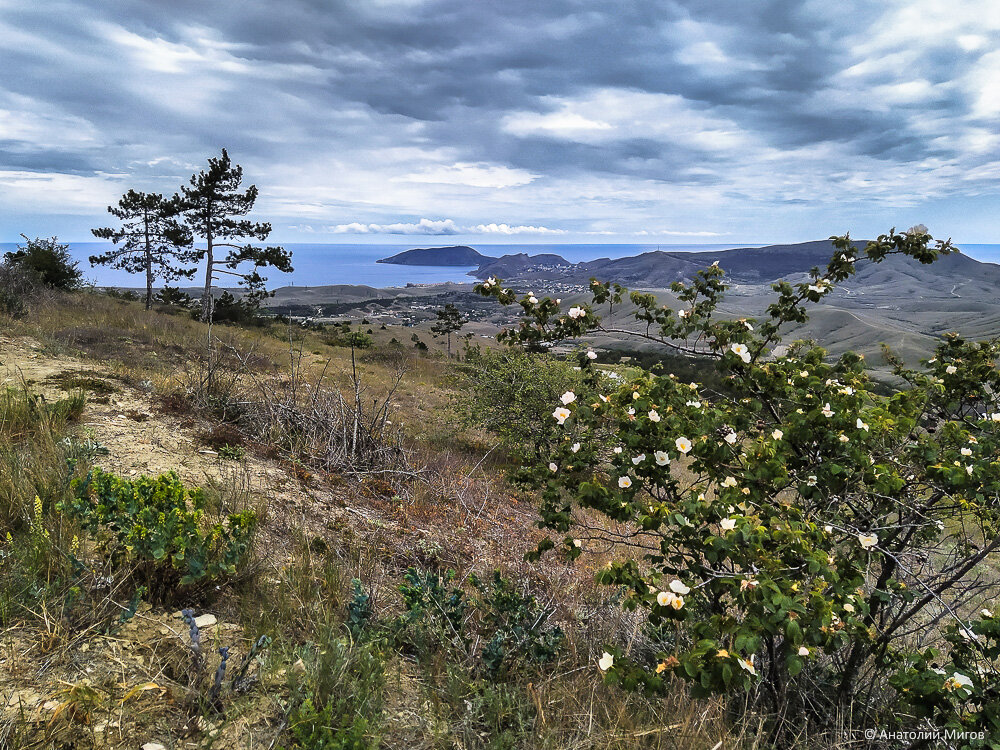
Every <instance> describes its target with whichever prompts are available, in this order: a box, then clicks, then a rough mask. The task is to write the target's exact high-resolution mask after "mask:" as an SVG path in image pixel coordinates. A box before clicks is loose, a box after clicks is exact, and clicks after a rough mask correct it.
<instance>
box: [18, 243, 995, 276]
mask: <svg viewBox="0 0 1000 750" xmlns="http://www.w3.org/2000/svg"><path fill="white" fill-rule="evenodd" d="M69 244H70V251H71V252H72V254H73V256H74V257H75V258H77V259H78V260H79V261H80V267H81V268H82V269H84V275H85V278H86V279H87V280H88V281H92V282H94V283H95V284H98V285H100V286H125V287H140V286H143V285H144V284H145V280H144V278H143V277H142V276H140V275H132V274H127V273H124V272H123V271H116V270H114V269H109V268H105V267H101V266H98V267H96V268H94V267H91V266H90V264H89V263H88V262H87V258H89V257H90V256H91V255H96V254H98V253H101V252H103V251H104V250H106V249H108V248H110V247H111V245H110V244H108V243H103V242H71V243H69ZM448 244H451V243H448V241H447V239H446V238H445V239H444V241H441V242H435V243H427V242H420V241H419V240H418V241H417V242H409V243H393V244H384V245H381V244H380V245H376V244H363V245H361V244H359V245H347V244H310V243H296V242H292V243H283V247H285V248H286V249H287V250H290V251H291V253H292V265H293V266H294V267H295V271H294V272H293V273H290V274H283V273H277V272H274V271H273V270H272V271H271V272H270V273H268V272H265V275H266V276H268V277H269V280H268V286H269V287H271V288H276V287H280V286H288V285H289V284H294V285H295V286H321V285H325V284H366V285H368V286H374V287H393V286H396V287H398V286H406V285H407V284H409V283H413V284H433V283H440V282H444V281H457V282H470V281H474V279H473V278H472V277H471V276H469V275H468V272H469V271H470V270H473V269H472V268H471V267H470V268H463V267H454V266H397V265H390V264H387V263H376V262H375V261H376V260H378V259H379V258H387V257H389V256H390V255H395V254H396V253H399V252H402V251H404V250H409V249H411V248H414V247H436V246H446V245H448ZM16 246H17V244H16V243H13V242H6V243H0V252H7V251H9V250H13V249H15V248H16ZM471 246H472V247H474V248H475V249H476V250H478V251H479V252H481V253H482V254H483V255H492V256H494V257H496V256H500V255H505V254H507V253H522V252H526V253H528V254H529V255H536V254H538V253H555V254H557V255H561V256H562V257H563V258H565V259H566V260H568V261H570V262H573V263H579V262H581V261H585V260H595V259H597V258H624V257H626V256H630V255H638V254H640V253H645V252H649V251H651V250H665V251H671V252H699V251H702V252H704V251H709V250H725V249H729V248H734V247H755V246H760V243H753V242H732V243H726V244H698V245H695V244H688V245H678V244H649V245H611V244H589V245H579V244H578V245H558V244H555V245H537V244H526V243H524V244H486V243H482V244H479V243H471ZM958 246H959V247H960V248H961V250H962V252H964V253H965V254H966V255H969V256H970V257H972V258H975V259H976V260H980V261H984V262H989V263H1000V244H968V245H963V244H961V243H959V244H958ZM175 283H176V282H175ZM197 283H198V281H197V279H196V280H195V281H192V282H183V285H184V286H188V285H197ZM157 285H159V282H158V283H157Z"/></svg>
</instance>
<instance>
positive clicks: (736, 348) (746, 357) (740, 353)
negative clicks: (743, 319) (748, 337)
mask: <svg viewBox="0 0 1000 750" xmlns="http://www.w3.org/2000/svg"><path fill="white" fill-rule="evenodd" d="M729 349H730V351H732V353H733V354H735V355H736V356H737V357H739V358H740V359H742V360H743V361H744V362H749V361H750V350H749V349H747V348H746V346H745V345H743V344H733V345H732V346H731V347H729Z"/></svg>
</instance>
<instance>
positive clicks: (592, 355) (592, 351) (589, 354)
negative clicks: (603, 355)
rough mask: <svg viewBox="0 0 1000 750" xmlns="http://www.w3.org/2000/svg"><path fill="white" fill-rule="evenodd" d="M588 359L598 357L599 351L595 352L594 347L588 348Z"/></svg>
mask: <svg viewBox="0 0 1000 750" xmlns="http://www.w3.org/2000/svg"><path fill="white" fill-rule="evenodd" d="M587 359H597V352H595V351H594V350H593V349H588V350H587Z"/></svg>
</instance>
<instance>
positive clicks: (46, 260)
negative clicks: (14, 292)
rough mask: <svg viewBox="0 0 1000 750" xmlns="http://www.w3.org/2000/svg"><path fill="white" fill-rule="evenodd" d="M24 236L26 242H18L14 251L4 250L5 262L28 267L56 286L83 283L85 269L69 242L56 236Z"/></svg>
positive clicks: (41, 278) (49, 285)
mask: <svg viewBox="0 0 1000 750" xmlns="http://www.w3.org/2000/svg"><path fill="white" fill-rule="evenodd" d="M21 236H22V237H24V235H21ZM24 239H25V240H26V243H25V244H24V245H18V248H17V250H15V251H14V252H9V253H5V254H4V262H5V263H9V264H11V265H14V266H18V267H20V268H22V269H24V270H26V271H28V272H29V273H30V274H32V275H33V276H34V277H35V278H37V279H38V281H39V282H41V283H42V284H43V285H45V286H48V287H52V288H54V289H76V288H77V287H79V286H80V280H81V279H82V277H83V272H82V271H80V268H79V263H77V262H76V261H75V260H73V257H72V256H71V255H70V253H69V245H63V244H60V243H59V242H58V241H57V240H56V238H55V237H50V238H47V239H42V238H39V237H36V238H35V239H33V240H31V239H28V238H27V237H24Z"/></svg>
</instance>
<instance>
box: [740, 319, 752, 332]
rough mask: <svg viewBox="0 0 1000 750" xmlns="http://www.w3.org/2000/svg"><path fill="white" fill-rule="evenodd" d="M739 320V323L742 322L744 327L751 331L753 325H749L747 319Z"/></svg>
mask: <svg viewBox="0 0 1000 750" xmlns="http://www.w3.org/2000/svg"><path fill="white" fill-rule="evenodd" d="M740 322H741V323H743V325H744V326H746V329H747V330H748V331H752V330H753V326H752V325H750V323H749V321H746V320H741V321H740Z"/></svg>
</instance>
